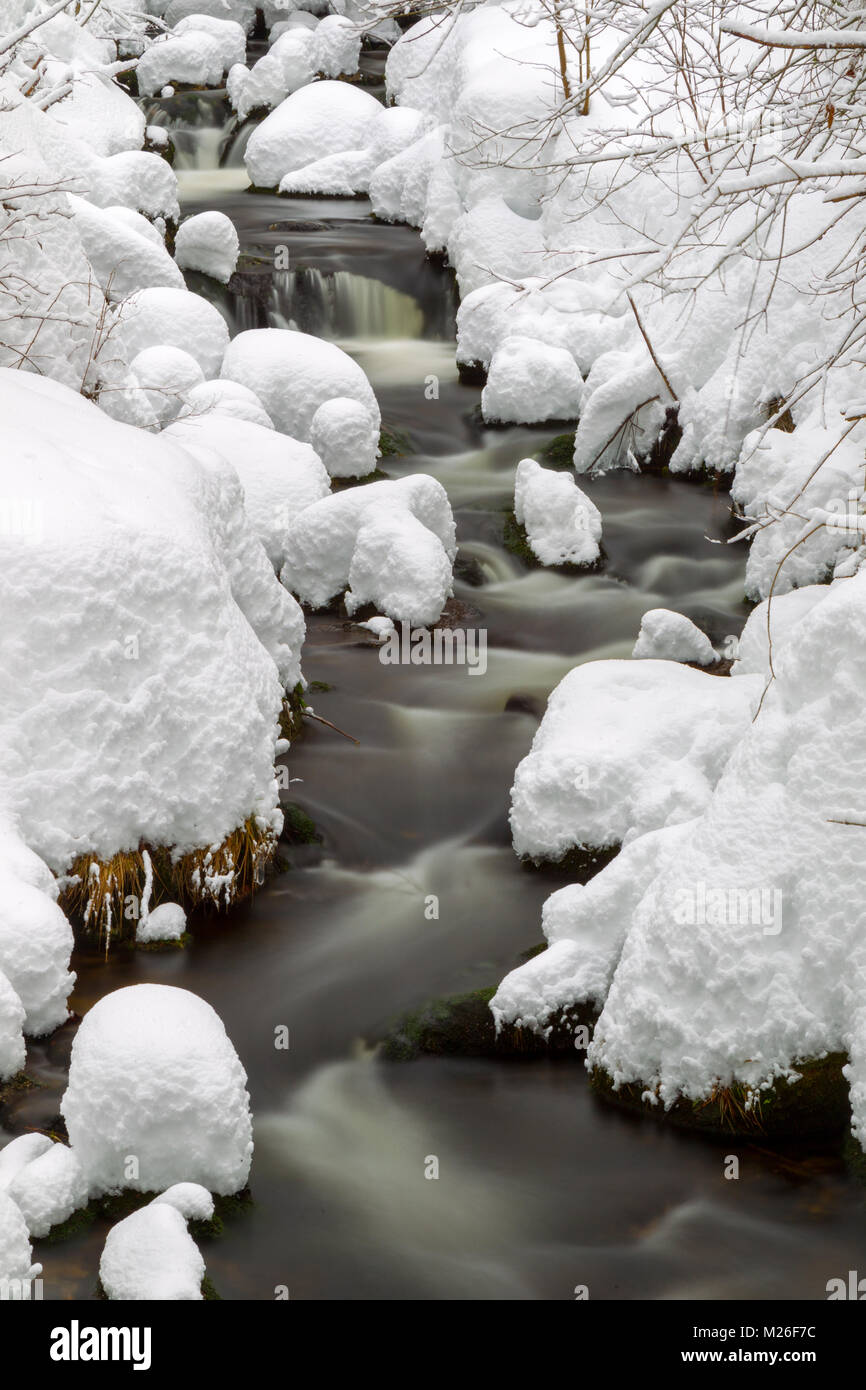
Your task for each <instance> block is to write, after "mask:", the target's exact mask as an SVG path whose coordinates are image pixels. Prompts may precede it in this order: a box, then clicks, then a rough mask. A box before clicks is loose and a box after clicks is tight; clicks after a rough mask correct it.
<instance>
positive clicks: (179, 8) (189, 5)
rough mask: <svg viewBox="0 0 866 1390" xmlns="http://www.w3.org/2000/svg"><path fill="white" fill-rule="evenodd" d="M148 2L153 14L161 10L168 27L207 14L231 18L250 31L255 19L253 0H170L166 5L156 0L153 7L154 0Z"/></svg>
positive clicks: (217, 17) (173, 26)
mask: <svg viewBox="0 0 866 1390" xmlns="http://www.w3.org/2000/svg"><path fill="white" fill-rule="evenodd" d="M150 3H151V9H152V10H153V13H154V14H159V13H160V11H161V12H162V14H163V15H164V18H165V22H166V24H167V25H168V27H169V28H170V29H172V28H175V27H176V26H177V25H178V23H179V22H180V21H182V20H187V19H190V18H192V17H193V16H196V17H198V16H201V15H207V16H210V18H212V19H222V20H231V21H233V22H234V23H235V24H240V26H241V27H242V28H243V29H244V30H245V31H246V32H247V33H250V32H251V31H252V29H253V26H254V24H255V21H256V7H255V4H254V3H253V0H170V3H169V4H168V5H162V2H161V0H158V3H159V8H155V7H154V0H150Z"/></svg>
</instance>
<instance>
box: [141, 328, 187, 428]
mask: <svg viewBox="0 0 866 1390" xmlns="http://www.w3.org/2000/svg"><path fill="white" fill-rule="evenodd" d="M129 369H130V371H131V372H132V375H133V377H134V379H135V381H136V382H137V383H138V385H139V387H140V389H141V391H142V394H143V395H144V398H145V400H146V401H147V404H148V406H149V407H150V409H151V410H152V411H153V413H154V415H155V416H156V419H157V420H158V421H159V423H160V425H166V424H168V422H169V421H170V420H173V419H174V417H175V416H176V415H177V414H178V412H179V411H180V409H181V407H182V406H183V405H184V403H185V402H186V400H187V395H188V392H190V391H191V390H192V389H193V388H194V387H196V386H200V385H202V384H203V383H204V372H203V371H202V369H201V367H200V366H199V364H198V362H196V360H195V358H194V357H192V356H191V355H190V354H189V353H188V352H184V350H183V348H177V347H165V346H164V345H162V344H160V346H159V347H148V348H142V350H141V352H139V353H137V354H136V355H135V357H133V359H132V361H131V362H130V364H129Z"/></svg>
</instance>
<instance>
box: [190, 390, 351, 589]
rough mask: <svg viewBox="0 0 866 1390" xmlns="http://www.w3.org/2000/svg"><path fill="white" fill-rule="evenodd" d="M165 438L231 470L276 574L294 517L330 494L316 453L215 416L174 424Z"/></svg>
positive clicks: (273, 433)
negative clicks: (220, 461)
mask: <svg viewBox="0 0 866 1390" xmlns="http://www.w3.org/2000/svg"><path fill="white" fill-rule="evenodd" d="M167 434H168V436H169V437H170V438H173V439H176V440H178V442H179V443H181V444H183V445H185V446H186V447H187V448H188V449H189V450H190V451H191V452H192V453H194V454H195V455H196V456H197V457H201V458H202V459H203V461H204V462H205V463H206V462H207V459H208V457H209V456H212V455H213V454H216V455H218V456H219V457H220V458H222V459H224V460H225V462H226V463H229V464H230V465H231V466H232V467H233V468H234V470H235V472H236V473H237V475H238V478H239V479H240V482H241V486H242V488H243V492H244V511H245V513H246V516H247V520H248V521H249V524H250V526H251V527H252V529H253V531H254V533H255V535H256V536H258V538H259V540H260V541H261V543H262V545H263V546H264V548H265V551H266V553H267V556H268V559H269V560H270V562H271V564H272V565H273V566H274V568H275V569H276V570H280V569H281V568H282V566H283V565H284V563H285V560H286V551H287V543H288V534H289V530H290V527H291V524H292V521H293V519H294V517H296V516H298V515H300V513H301V512H303V511H304V510H305V508H307V507H309V506H312V504H313V503H314V502H318V501H319V500H320V498H322V497H327V496H328V495H329V493H330V490H331V484H330V480H329V478H328V474H327V472H326V470H325V468H324V466H323V464H322V461H321V459H320V458H319V456H318V454H317V453H316V452H315V451H314V450H313V449H312V448H311V447H310V445H309V444H301V443H299V442H298V441H297V440H296V439H290V438H289V437H288V436H287V435H285V434H279V433H277V431H276V430H274V429H270V430H268V429H264V428H263V427H262V426H261V425H255V424H250V423H249V422H248V421H246V420H238V419H231V418H227V417H225V416H222V415H219V414H215V413H211V414H207V415H204V416H189V417H187V418H185V419H183V420H177V421H175V423H174V424H173V425H172V426H170V428H169V429H168V431H167Z"/></svg>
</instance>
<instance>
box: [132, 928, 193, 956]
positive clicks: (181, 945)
mask: <svg viewBox="0 0 866 1390" xmlns="http://www.w3.org/2000/svg"><path fill="white" fill-rule="evenodd" d="M191 941H192V933H191V932H188V931H185V932H182V933H181V935H180V936H179V937H178V938H177V940H176V941H128V942H123V943H122V944H123V945H125V946H126V945H128V946H129V947H130V948H132V949H134V950H136V951H185V950H186V948H187V946H189V944H190V943H191Z"/></svg>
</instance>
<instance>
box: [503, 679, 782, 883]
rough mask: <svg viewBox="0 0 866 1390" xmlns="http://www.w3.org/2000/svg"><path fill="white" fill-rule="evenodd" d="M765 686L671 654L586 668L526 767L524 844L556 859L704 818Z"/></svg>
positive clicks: (517, 790) (515, 805)
mask: <svg viewBox="0 0 866 1390" xmlns="http://www.w3.org/2000/svg"><path fill="white" fill-rule="evenodd" d="M762 685H763V682H762V681H761V680H760V679H759V678H758V677H755V676H743V677H742V678H741V679H740V680H729V679H725V678H723V677H719V676H711V675H708V674H706V673H705V672H703V671H696V670H693V669H692V668H691V667H689V666H680V665H677V664H675V663H673V662H668V661H640V662H632V661H592V662H588V663H587V664H586V665H584V666H577V667H575V669H574V670H573V671H570V672H569V674H568V675H567V676H566V677H565V679H564V680H562V681H560V683H559V685H558V686H557V687H556V689H555V690H554V691H553V693H552V694H551V696H550V699H549V700H548V702H547V710H546V713H545V715H544V718H543V719H542V721H541V724H540V725H539V728H538V730H537V731H536V734H535V738H534V739H533V741H532V747H531V749H530V751H529V753H528V754H527V756H526V757H525V758H524V759H523V761H522V762H521V763H520V764H519V766H518V768H517V771H516V773H515V778H514V785H513V787H512V789H511V829H512V834H513V838H514V848H515V850H516V852H517V853H518V854H520V855H528V856H530V857H532V858H534V859H554V860H556V859H559V858H561V857H562V855H564V854H565V853H566V852H567V851H568V850H571V849H573V848H582V849H585V848H591V849H599V848H608V847H612V846H615V845H619V844H624V843H627V842H628V841H629V840H631V839H633V838H634V837H635V836H636V835H642V834H645V833H646V832H647V831H649V830H656V829H658V828H660V827H662V826H666V825H672V824H674V823H676V822H678V821H684V820H690V819H692V818H693V817H694V816H697V815H698V814H700V812H702V811H703V810H705V809H706V806H707V803H708V801H709V798H710V796H711V794H712V790H713V787H714V785H715V783H716V781H717V779H718V778H719V776H720V775H721V772H722V769H723V768H724V765H725V763H726V762H727V759H728V757H729V756H730V753H731V751H732V749H733V747H734V745H735V743H736V741H737V740H738V738H740V737H741V736H742V734H743V733H744V732H745V730H746V728H747V727H748V725H749V723H750V721H751V718H752V715H753V713H754V709H755V706H756V704H757V701H758V698H759V697H760V692H761V688H762Z"/></svg>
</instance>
